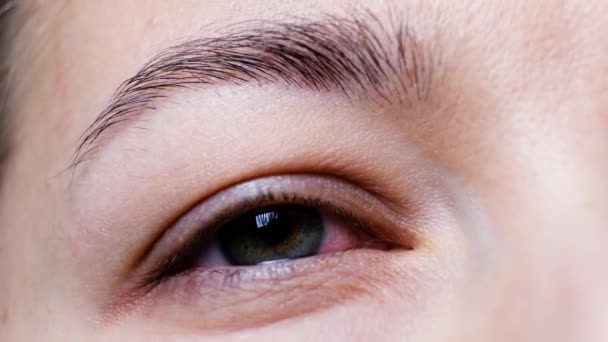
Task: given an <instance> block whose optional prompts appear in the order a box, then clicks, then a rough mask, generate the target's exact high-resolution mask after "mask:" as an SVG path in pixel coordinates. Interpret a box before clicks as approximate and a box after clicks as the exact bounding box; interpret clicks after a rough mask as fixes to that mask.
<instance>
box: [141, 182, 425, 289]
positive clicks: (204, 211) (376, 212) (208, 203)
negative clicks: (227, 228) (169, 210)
mask: <svg viewBox="0 0 608 342" xmlns="http://www.w3.org/2000/svg"><path fill="white" fill-rule="evenodd" d="M281 203H286V204H287V203H288V204H300V205H309V206H312V207H318V208H322V209H324V210H327V211H329V212H331V213H332V214H334V215H337V216H339V217H341V218H342V219H344V220H347V221H348V223H349V224H350V225H352V226H354V227H355V228H357V229H361V230H363V231H365V232H366V233H369V234H370V235H372V236H375V237H376V238H378V239H381V240H384V241H386V242H388V243H391V244H393V245H395V246H399V247H401V248H407V249H413V248H414V247H415V245H416V243H417V238H416V234H415V232H414V229H412V228H411V227H408V224H411V223H410V222H408V218H410V217H409V215H408V213H405V215H404V213H397V212H395V211H394V210H393V209H392V208H391V207H389V205H387V204H386V203H385V202H384V201H383V200H382V199H380V198H378V197H377V196H375V195H373V194H372V193H370V192H368V191H366V190H365V189H363V188H361V187H359V186H356V185H354V184H352V183H350V182H348V181H346V180H343V179H339V178H336V177H332V176H325V175H312V174H307V175H277V176H267V177H262V178H258V179H253V180H249V181H246V182H243V183H241V184H238V185H235V186H232V187H230V188H227V189H225V190H223V191H220V192H218V193H216V194H214V195H212V196H210V197H209V198H207V199H205V200H203V201H201V202H200V203H199V204H197V205H196V206H194V207H193V208H192V209H191V210H189V211H188V212H187V213H186V214H185V215H184V216H182V217H181V218H179V219H178V220H177V221H175V223H174V224H172V225H171V226H170V227H169V228H168V229H167V230H166V231H165V232H164V233H163V235H162V236H161V237H160V239H158V240H157V242H155V243H154V245H153V246H152V247H151V249H150V250H149V252H148V253H147V254H146V256H145V257H144V259H143V260H142V262H141V263H140V264H139V266H138V267H137V268H136V271H135V272H136V273H135V274H136V276H135V278H136V279H139V283H140V284H139V287H141V288H146V287H148V286H149V285H150V284H152V285H154V284H157V283H158V282H159V281H161V280H162V279H163V277H165V276H167V275H171V274H169V273H171V272H170V270H171V267H172V266H174V265H175V263H176V262H177V261H178V260H179V259H180V258H181V257H183V256H184V255H183V254H182V253H183V251H186V253H187V251H188V246H190V245H200V242H201V241H204V240H206V239H207V240H210V239H211V238H212V237H213V235H214V234H215V233H216V229H217V228H218V227H219V226H221V225H222V224H223V223H225V222H226V221H227V220H229V219H231V218H233V217H235V216H238V215H240V214H243V213H244V212H247V211H249V210H252V209H255V208H258V207H261V206H266V205H274V204H281ZM412 215H413V213H412ZM412 222H413V219H412Z"/></svg>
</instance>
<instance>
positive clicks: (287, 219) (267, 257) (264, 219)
mask: <svg viewBox="0 0 608 342" xmlns="http://www.w3.org/2000/svg"><path fill="white" fill-rule="evenodd" d="M324 233H325V227H324V224H323V219H322V217H321V214H320V213H319V211H318V210H316V209H314V208H310V207H305V206H299V205H282V206H273V207H267V208H262V209H259V210H255V211H252V212H249V213H247V214H244V215H242V216H240V217H238V218H237V219H235V220H233V221H230V222H228V223H227V224H226V225H224V226H223V227H221V228H220V230H219V232H218V235H219V236H218V239H219V243H220V248H221V251H222V253H223V254H224V256H225V257H226V259H228V261H229V262H230V263H232V264H234V265H256V264H260V263H263V262H266V261H273V260H281V259H294V258H302V257H306V256H311V255H314V254H316V253H318V252H319V248H320V247H321V243H322V242H323V236H324Z"/></svg>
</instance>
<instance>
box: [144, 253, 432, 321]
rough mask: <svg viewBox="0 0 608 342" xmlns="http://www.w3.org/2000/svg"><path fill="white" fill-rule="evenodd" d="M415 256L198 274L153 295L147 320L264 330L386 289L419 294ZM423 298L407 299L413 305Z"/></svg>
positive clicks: (352, 257) (331, 259)
mask: <svg viewBox="0 0 608 342" xmlns="http://www.w3.org/2000/svg"><path fill="white" fill-rule="evenodd" d="M410 252H411V251H404V250H399V251H394V252H393V251H391V252H380V251H374V250H351V251H347V252H343V253H334V254H328V255H325V256H317V257H311V258H304V259H297V260H293V261H285V262H276V263H271V264H265V265H258V266H253V267H251V266H250V267H224V268H222V267H220V268H215V269H198V270H195V271H191V272H188V273H185V274H182V275H179V276H176V277H174V278H173V279H171V280H168V281H166V282H165V283H164V284H161V285H160V286H159V287H158V288H157V289H155V290H154V291H153V292H151V293H149V294H148V297H149V298H147V299H146V301H145V302H146V303H147V304H146V305H144V308H143V309H142V311H143V313H144V315H145V316H147V317H148V318H147V319H149V318H152V317H153V318H157V319H161V320H162V321H163V322H164V321H172V320H178V321H183V323H184V327H188V328H192V326H193V325H195V326H196V325H197V324H198V326H199V329H203V330H222V331H226V330H236V329H241V328H247V327H254V326H255V327H258V326H262V325H265V324H270V323H274V322H277V321H280V320H283V319H287V318H291V317H295V316H300V315H305V314H309V313H311V312H316V311H320V310H324V309H327V308H329V307H331V306H334V305H337V304H341V303H344V302H347V301H350V300H354V299H356V298H364V297H368V298H376V299H378V298H379V296H380V294H379V293H376V291H377V290H378V289H379V286H380V287H383V288H385V289H396V288H395V286H396V285H397V284H399V283H400V284H404V282H405V284H407V289H410V290H412V289H416V288H418V287H419V286H422V285H421V284H419V283H420V279H421V277H420V276H419V275H420V270H418V269H417V267H416V262H411V261H410V262H409V264H410V265H408V266H407V267H404V266H403V265H401V264H400V262H398V260H400V259H401V258H403V257H404V256H405V255H404V254H403V253H410ZM371 265H374V266H373V267H370V266H371ZM382 284H384V285H385V286H382ZM389 293H390V291H383V293H382V295H383V296H384V295H389ZM400 295H403V294H400ZM418 295H420V293H418V291H413V292H412V293H410V294H407V296H411V299H412V300H413V299H414V298H416V296H418ZM389 296H390V295H389ZM380 297H381V296H380ZM394 299H395V298H392V300H394ZM380 300H391V298H384V299H382V298H380ZM287 304H289V305H287ZM168 313H178V314H176V315H175V316H171V315H170V314H168ZM193 321H194V322H193ZM201 324H203V326H200V325H201Z"/></svg>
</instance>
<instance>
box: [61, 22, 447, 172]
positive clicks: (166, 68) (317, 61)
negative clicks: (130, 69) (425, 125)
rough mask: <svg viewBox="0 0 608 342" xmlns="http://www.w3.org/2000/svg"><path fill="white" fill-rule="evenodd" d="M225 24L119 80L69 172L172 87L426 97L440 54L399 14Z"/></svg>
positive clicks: (81, 141)
mask: <svg viewBox="0 0 608 342" xmlns="http://www.w3.org/2000/svg"><path fill="white" fill-rule="evenodd" d="M393 19H394V18H393ZM227 31H228V32H227V33H226V34H224V35H223V36H219V37H214V38H199V39H194V40H190V41H187V42H185V43H183V44H180V45H177V46H174V47H171V48H169V49H167V50H165V51H163V52H161V53H160V54H159V55H157V56H156V57H154V58H152V59H151V60H150V61H148V62H147V63H146V64H145V65H144V66H143V68H142V69H141V70H140V71H139V72H138V73H137V74H136V75H135V76H133V77H132V78H130V79H128V80H126V81H125V82H124V83H123V84H121V85H120V86H119V88H118V89H117V90H116V91H115V93H114V95H113V97H112V99H111V101H110V104H109V105H108V106H107V107H106V109H104V110H103V111H102V113H101V114H100V115H99V116H98V117H97V118H96V120H95V121H94V122H93V123H92V125H91V126H90V127H89V128H88V129H87V130H86V131H85V132H84V133H83V135H82V136H81V138H80V139H79V141H78V145H77V148H76V151H75V152H74V155H73V158H72V162H71V164H70V166H69V167H68V170H69V169H72V172H74V171H75V168H76V167H77V166H78V165H79V164H81V163H82V162H83V161H85V160H87V159H89V158H90V157H91V154H93V153H94V151H96V150H97V148H96V147H99V146H98V140H99V138H100V137H101V136H102V134H103V133H105V132H106V131H108V130H109V129H110V128H113V127H117V126H122V124H123V123H125V122H128V121H131V120H132V119H133V118H135V117H137V116H139V115H141V114H142V113H143V112H145V111H146V110H151V109H154V108H155V105H156V103H157V102H158V101H162V100H163V99H165V98H167V97H168V96H170V94H171V92H173V91H176V90H179V89H184V88H194V87H201V86H205V85H213V84H220V83H228V84H235V85H239V84H244V83H249V82H257V83H258V84H260V85H263V84H268V83H283V84H285V85H286V86H293V87H296V88H306V89H311V90H314V91H337V92H340V93H343V94H344V95H346V96H347V97H350V98H352V97H362V98H366V99H372V100H376V101H380V102H389V103H390V102H392V101H393V100H395V101H397V102H399V103H403V102H406V103H408V102H413V101H417V100H424V99H426V98H427V97H428V96H429V93H430V90H431V83H432V80H433V78H434V74H435V68H436V67H437V66H438V63H439V60H440V59H439V56H437V54H438V53H437V51H426V50H425V49H427V48H428V47H426V46H423V44H421V41H420V39H419V38H418V37H417V36H416V34H415V33H414V30H413V29H412V28H411V27H410V26H408V24H407V23H406V22H405V21H404V20H403V19H400V20H397V19H395V20H390V27H386V25H385V24H383V22H382V21H381V20H380V19H379V18H378V17H377V16H376V15H375V14H373V13H371V12H370V11H361V13H359V14H356V15H353V16H351V17H348V16H347V17H339V16H336V15H326V16H325V17H324V18H323V19H321V20H316V21H312V20H302V19H300V20H297V21H296V22H295V23H285V22H274V21H263V20H259V21H248V22H246V23H242V24H238V25H231V26H230V27H229V28H228V30H227ZM434 50H436V49H434Z"/></svg>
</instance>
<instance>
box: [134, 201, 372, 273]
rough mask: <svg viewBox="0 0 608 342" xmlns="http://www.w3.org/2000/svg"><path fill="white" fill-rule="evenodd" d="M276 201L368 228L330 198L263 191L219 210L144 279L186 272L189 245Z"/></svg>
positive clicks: (191, 245)
mask: <svg viewBox="0 0 608 342" xmlns="http://www.w3.org/2000/svg"><path fill="white" fill-rule="evenodd" d="M277 204H281V205H283V204H297V205H302V206H306V207H311V208H315V209H318V210H325V211H328V212H329V213H330V214H334V215H336V216H337V217H339V218H340V219H342V220H344V222H345V223H346V224H348V225H349V226H351V227H354V228H356V229H361V230H363V231H365V232H369V231H370V228H369V227H367V226H366V225H365V224H364V223H363V222H360V221H358V220H357V219H356V218H355V215H354V214H353V213H352V212H350V211H349V210H347V209H345V208H342V207H338V206H336V205H334V204H333V203H331V202H328V201H323V200H320V199H314V198H306V197H304V196H301V195H299V194H296V193H290V192H283V193H270V192H269V193H262V194H260V195H259V196H257V197H254V198H252V199H247V200H244V201H242V202H241V203H239V205H237V206H234V207H231V208H228V209H226V210H222V211H221V212H220V213H218V214H217V215H216V216H214V218H213V219H212V220H211V221H210V223H208V224H207V225H206V226H205V227H201V228H200V230H199V231H198V232H197V233H196V234H195V235H194V236H193V238H192V239H191V240H189V241H188V242H187V243H186V244H184V246H183V247H181V249H180V251H178V252H176V253H174V254H172V255H171V256H170V257H169V258H168V259H167V260H166V262H164V263H163V264H162V266H161V267H160V268H159V269H158V270H156V271H154V272H153V273H152V274H151V275H150V276H149V278H148V280H147V281H146V282H147V283H151V284H160V283H161V282H163V281H165V280H166V279H168V278H170V277H173V276H179V275H180V274H182V273H187V272H188V270H187V269H183V268H181V267H180V265H181V263H182V262H184V261H185V260H184V259H187V258H188V256H189V252H190V251H191V249H196V248H198V247H199V246H203V245H205V242H207V241H206V240H209V239H214V237H215V235H216V234H217V233H218V231H219V230H220V229H221V228H222V226H223V225H224V224H226V223H227V222H229V221H230V220H231V219H233V218H235V217H238V216H240V215H242V214H245V213H247V212H248V211H250V210H253V209H256V208H260V207H265V206H269V205H277ZM239 268H241V267H235V270H233V273H232V274H233V275H236V274H238V272H239Z"/></svg>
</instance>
